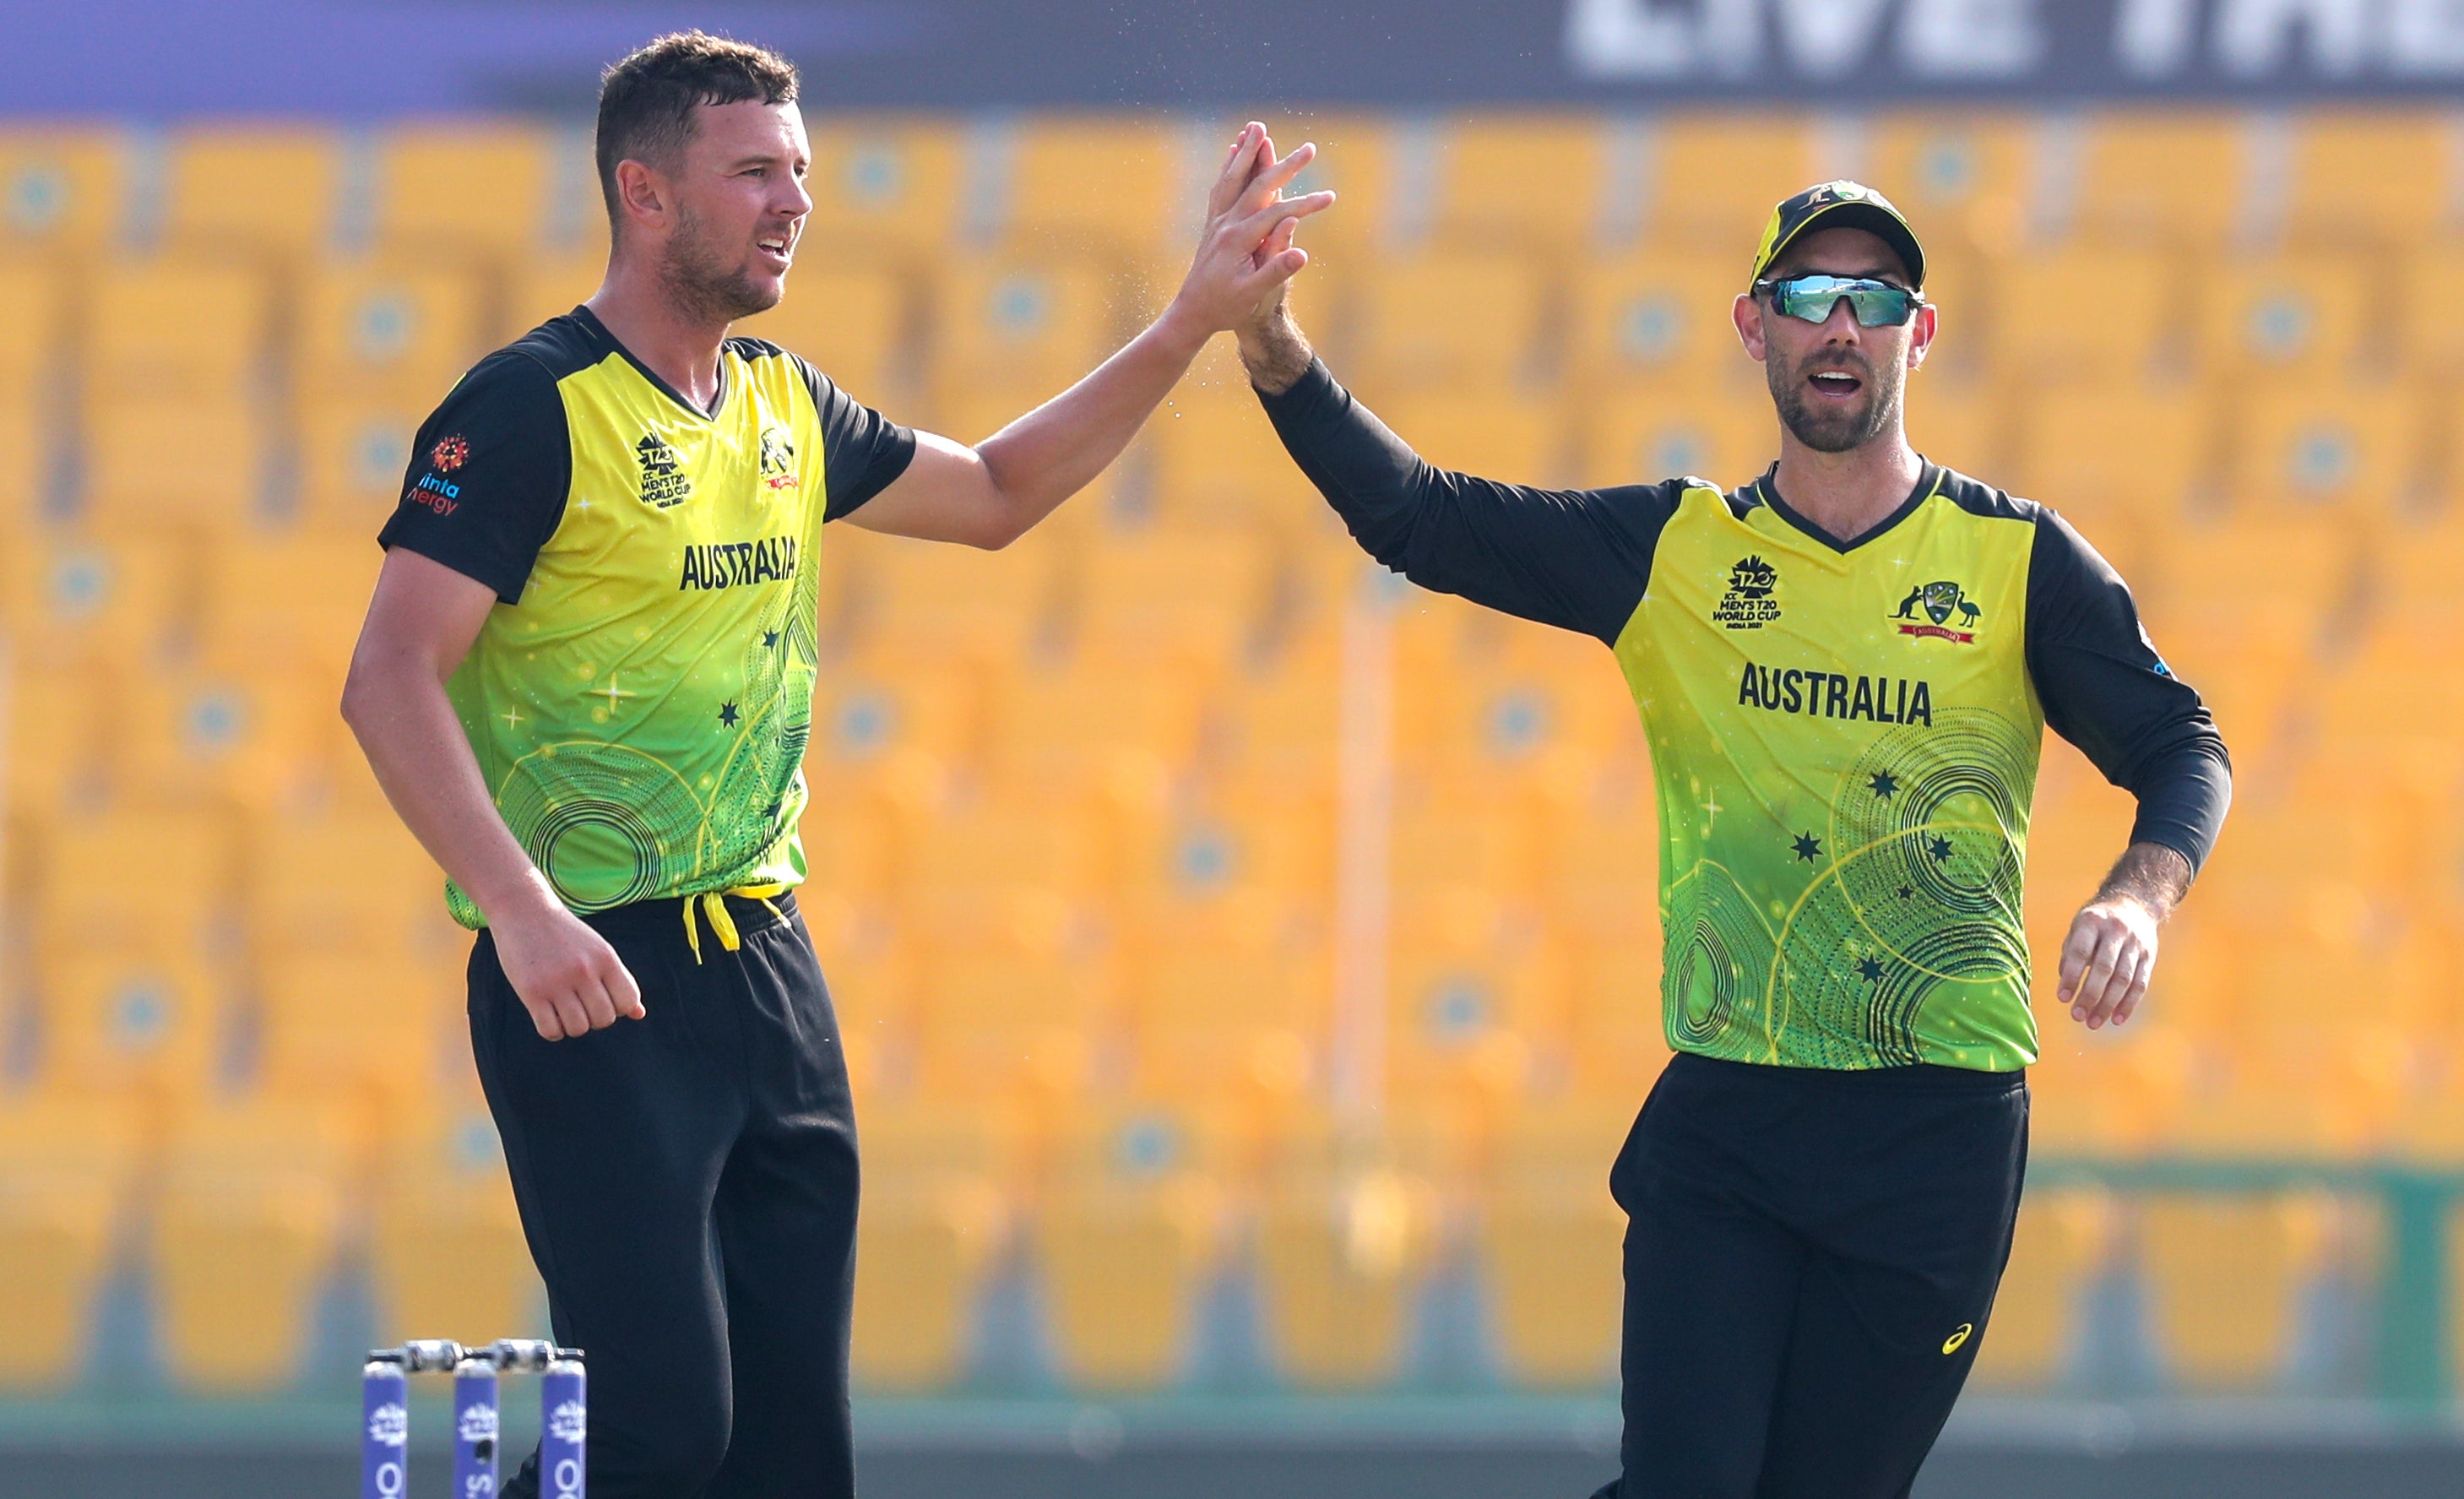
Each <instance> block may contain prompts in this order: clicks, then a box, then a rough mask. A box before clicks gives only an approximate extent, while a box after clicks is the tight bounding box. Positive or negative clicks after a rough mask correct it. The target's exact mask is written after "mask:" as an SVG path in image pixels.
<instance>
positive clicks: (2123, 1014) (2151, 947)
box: [2056, 894, 2157, 1030]
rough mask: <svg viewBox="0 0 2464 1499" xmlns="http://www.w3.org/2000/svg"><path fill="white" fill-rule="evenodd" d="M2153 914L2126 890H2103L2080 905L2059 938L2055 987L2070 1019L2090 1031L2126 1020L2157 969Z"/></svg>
mask: <svg viewBox="0 0 2464 1499" xmlns="http://www.w3.org/2000/svg"><path fill="white" fill-rule="evenodd" d="M2156 926H2157V915H2156V913H2155V912H2153V911H2150V910H2149V909H2148V908H2147V906H2146V905H2145V902H2143V901H2140V900H2138V899H2136V898H2134V897H2133V896H2130V895H2127V894H2109V895H2101V896H2099V897H2098V898H2097V899H2095V900H2092V901H2089V902H2088V903H2087V904H2086V905H2085V906H2082V907H2081V908H2079V915H2077V916H2074V917H2073V918H2072V919H2071V930H2070V935H2069V936H2068V937H2065V938H2063V940H2062V966H2061V983H2060V986H2059V988H2058V989H2057V991H2056V992H2057V997H2058V998H2059V999H2060V1001H2061V1002H2062V1003H2064V1004H2067V1005H2069V1006H2070V1012H2071V1019H2073V1020H2075V1021H2078V1022H2079V1024H2081V1025H2085V1026H2086V1027H2087V1028H2088V1029H2090V1030H2098V1029H2101V1028H2102V1027H2103V1025H2105V1023H2106V1022H2108V1021H2110V1022H2112V1023H2113V1024H2114V1025H2121V1024H2123V1022H2124V1021H2127V1020H2128V1019H2130V1016H2131V1012H2132V1011H2134V1010H2136V1009H2138V1008H2139V1002H2140V1001H2141V1000H2143V999H2145V998H2146V996H2147V981H2148V978H2149V977H2150V976H2151V975H2152V974H2154V973H2155V971H2156Z"/></svg>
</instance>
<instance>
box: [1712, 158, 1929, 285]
mask: <svg viewBox="0 0 2464 1499" xmlns="http://www.w3.org/2000/svg"><path fill="white" fill-rule="evenodd" d="M1817 226H1819V227H1820V228H1823V229H1861V230H1867V231H1871V232H1873V233H1875V234H1879V235H1881V239H1882V242H1883V243H1884V244H1886V245H1888V246H1890V247H1891V248H1892V249H1893V250H1896V251H1898V252H1899V255H1900V259H1901V261H1902V262H1903V264H1905V265H1906V266H1907V268H1908V286H1909V288H1910V289H1911V290H1915V291H1923V290H1924V289H1925V247H1924V246H1923V245H1920V244H1918V243H1917V231H1915V230H1913V229H1911V228H1909V227H1908V221H1907V217H1906V216H1905V215H1904V214H1903V213H1901V212H1900V210H1899V209H1896V208H1894V207H1892V206H1891V200H1890V199H1888V198H1885V197H1883V196H1882V195H1881V193H1879V192H1876V191H1875V190H1874V189H1873V188H1871V187H1866V186H1865V185H1864V184H1863V183H1861V182H1846V181H1841V182H1826V183H1822V184H1819V185H1817V186H1815V187H1808V188H1806V189H1805V190H1804V191H1803V192H1800V193H1798V194H1797V195H1796V196H1795V197H1793V198H1791V199H1789V200H1788V201H1787V202H1785V203H1782V204H1781V205H1780V206H1779V207H1778V208H1775V209H1771V223H1769V224H1768V225H1766V226H1764V229H1763V242H1762V248H1761V249H1759V250H1756V251H1755V252H1754V273H1753V275H1752V276H1748V277H1747V278H1746V279H1747V282H1748V284H1749V285H1750V284H1751V283H1752V282H1755V281H1759V280H1761V279H1762V278H1763V276H1764V275H1765V273H1767V272H1769V271H1770V270H1771V262H1772V261H1774V260H1777V259H1778V258H1779V257H1780V254H1781V253H1782V252H1784V251H1786V250H1787V249H1788V247H1789V246H1791V245H1793V244H1794V243H1795V242H1796V240H1797V237H1798V236H1799V235H1801V234H1804V233H1805V232H1807V231H1810V230H1812V229H1815V227H1817Z"/></svg>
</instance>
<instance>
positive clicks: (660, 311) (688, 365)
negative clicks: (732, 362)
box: [585, 256, 727, 411]
mask: <svg viewBox="0 0 2464 1499" xmlns="http://www.w3.org/2000/svg"><path fill="white" fill-rule="evenodd" d="M585 305H586V306H588V307H589V309H590V311H591V312H592V314H593V315H595V316H596V317H597V318H598V319H599V320H600V322H601V323H602V324H604V325H605V327H606V329H607V331H608V333H609V334H611V335H612V336H613V337H614V338H615V340H616V342H619V343H622V344H623V345H625V347H626V348H627V350H629V351H630V352H631V353H632V356H633V357H634V358H635V359H638V360H640V361H641V362H642V363H643V364H647V365H649V369H650V372H651V373H652V374H654V375H656V376H658V377H659V378H660V379H661V380H664V381H666V382H667V383H668V384H669V386H671V387H673V389H674V390H675V392H676V394H678V395H680V396H683V397H684V398H685V399H686V400H687V401H690V402H692V403H693V406H694V407H696V408H699V409H701V410H704V411H707V410H709V409H710V408H711V406H712V404H713V403H715V401H717V399H718V347H719V344H720V343H721V342H724V341H725V340H726V338H727V324H726V323H724V322H716V323H713V322H709V321H706V320H701V319H698V318H694V317H692V316H690V315H688V314H687V313H686V312H685V311H684V310H683V309H682V308H679V307H678V306H677V305H676V299H675V298H673V297H671V296H670V295H669V294H668V290H667V288H666V287H665V286H663V285H661V284H660V281H659V276H658V272H657V271H656V269H655V268H653V267H651V266H649V265H648V264H645V263H643V261H641V260H639V259H635V258H631V257H627V256H618V257H617V258H616V259H614V260H612V261H610V262H609V263H608V266H607V278H606V279H605V281H602V282H601V283H600V285H599V292H598V295H597V296H595V297H593V298H590V300H589V301H588V302H587V303H586V304H585Z"/></svg>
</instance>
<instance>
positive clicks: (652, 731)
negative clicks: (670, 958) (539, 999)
mask: <svg viewBox="0 0 2464 1499" xmlns="http://www.w3.org/2000/svg"><path fill="white" fill-rule="evenodd" d="M913 452H914V435H913V432H911V431H909V430H906V429H903V428H900V427H897V426H895V425H894V424H892V423H891V422H889V421H887V420H885V419H883V418H882V417H881V416H879V415H878V414H877V413H875V412H872V411H870V410H869V409H867V408H863V407H861V406H859V405H857V404H856V403H855V402H854V401H852V400H851V399H849V398H848V397H847V395H846V394H845V393H844V392H842V391H840V390H839V389H838V388H837V387H836V386H833V385H831V384H830V382H829V381H828V380H827V379H825V377H824V376H822V375H821V374H820V373H819V372H818V371H816V370H814V369H813V368H812V366H810V365H809V364H805V363H804V362H803V361H802V360H800V359H798V358H796V357H795V356H793V355H791V354H788V353H785V352H784V351H782V350H781V349H779V348H777V347H775V346H773V345H771V344H767V343H763V342H759V341H758V340H753V339H730V340H728V341H727V342H726V343H725V345H724V346H723V347H722V349H721V351H720V355H719V395H718V399H717V402H716V404H715V407H714V408H712V409H710V410H707V411H705V410H702V409H699V408H696V407H694V406H693V404H692V403H690V402H688V401H686V400H685V399H684V398H683V397H682V396H680V395H679V394H677V393H676V391H675V390H674V389H673V388H671V386H668V385H667V384H666V383H665V382H664V381H662V380H660V379H659V378H658V377H657V376H656V375H654V374H652V373H651V372H650V370H649V367H648V366H646V365H644V364H642V363H641V362H640V361H638V360H637V359H635V358H634V357H633V356H632V355H631V353H630V352H629V351H627V349H625V348H624V347H623V346H622V345H621V344H619V343H618V342H616V341H615V339H614V338H612V337H611V336H610V335H609V334H608V332H607V330H606V329H605V327H604V326H603V325H602V324H601V323H600V322H599V320H597V319H596V318H594V317H593V316H591V314H590V313H589V311H588V310H587V309H582V308H577V309H576V310H575V311H574V312H572V313H570V314H568V315H566V316H564V317H561V318H557V319H554V320H551V321H549V322H547V323H544V324H542V325H541V326H540V327H539V328H537V329H535V330H534V331H532V332H531V333H529V334H528V335H526V336H524V337H523V338H522V339H520V340H519V341H518V342H515V343H513V344H512V345H510V346H508V347H507V348H504V349H502V350H499V351H498V352H497V353H495V354H494V355H491V356H490V357H489V358H487V359H486V360H484V361H482V362H481V363H480V364H477V365H476V366H474V367H473V369H472V371H471V372H470V373H469V374H468V375H466V376H464V377H463V379H462V381H461V383H460V384H459V385H457V386H455V387H454V389H453V391H452V393H451V395H449V396H448V397H447V398H446V400H445V402H444V404H443V405H442V406H440V407H439V408H437V410H436V412H435V414H434V415H432V416H430V417H429V420H428V422H427V423H426V424H425V425H424V426H423V427H422V428H421V429H420V431H419V434H418V437H417V438H416V440H415V442H414V446H413V449H412V457H411V464H410V470H409V474H408V475H407V478H406V480H405V485H404V490H403V497H402V501H401V504H400V505H399V506H398V507H397V508H396V511H395V513H394V515H393V517H392V518H391V519H390V520H388V522H387V523H386V525H385V530H384V532H383V534H382V536H381V538H380V540H382V541H383V543H384V544H385V545H386V546H388V547H394V546H401V547H407V548H408V549H410V550H412V551H415V552H418V553H420V554H422V555H424V556H427V557H429V558H432V559H434V560H435V561H437V562H442V563H444V564H445V565H446V566H448V567H451V568H453V569H454V570H456V571H458V572H461V573H464V574H466V575H468V576H470V577H472V578H474V579H476V580H478V581H479V582H481V583H484V584H487V585H488V586H489V587H491V588H493V589H495V592H496V596H497V599H498V600H499V603H498V604H497V606H496V607H495V608H494V609H493V610H491V611H490V613H489V617H488V620H487V622H486V624H485V625H484V626H483V627H482V628H481V629H480V631H479V635H478V638H477V640H476V641H474V642H473V645H472V648H471V650H470V653H469V655H468V656H467V657H465V659H464V660H463V662H462V665H461V666H460V668H459V669H458V670H457V671H456V672H454V673H453V676H452V678H451V681H450V682H449V683H448V686H447V694H448V696H449V697H450V698H451V701H452V704H453V708H454V711H455V713H456V714H457V715H458V716H460V718H461V720H462V727H463V730H464V732H465V733H467V734H468V735H469V736H470V738H471V746H472V749H473V752H474V753H475V754H476V756H477V758H478V761H479V768H480V772H481V774H482V776H484V777H485V779H486V781H487V783H488V787H489V789H490V791H491V793H492V794H493V795H494V797H495V805H496V808H497V810H498V811H499V812H500V813H501V814H502V815H503V817H504V819H505V824H506V826H507V827H509V828H511V829H512V831H513V834H514V836H515V838H516V839H517V840H518V841H519V842H520V843H521V845H522V847H523V849H526V850H527V851H528V852H529V854H530V856H531V858H532V859H533V860H534V861H535V862H536V863H537V864H538V865H539V868H540V869H541V870H542V871H545V872H546V873H547V875H548V877H549V878H550V880H552V881H553V882H554V884H555V886H556V889H557V892H558V893H559V894H560V895H561V896H562V897H563V899H564V901H565V903H566V904H567V905H568V906H570V907H571V908H572V909H574V910H576V911H584V912H587V911H600V910H605V909H607V908H609V907H613V906H619V905H624V904H627V903H628V902H631V901H638V900H646V899H652V898H657V897H662V896H674V895H686V894H696V893H702V892H705V891H714V890H730V889H735V888H737V887H739V886H746V885H762V884H773V883H775V884H788V885H792V884H795V883H798V882H799V881H801V880H802V879H803V874H804V859H803V849H802V847H801V845H800V843H799V841H798V838H797V831H796V829H797V822H798V818H799V816H800V815H801V813H802V812H803V805H804V801H805V795H806V792H805V786H804V780H803V753H804V744H805V740H806V738H807V737H808V735H809V732H810V727H811V718H812V694H813V674H814V661H815V645H816V638H815V637H816V617H815V616H816V609H817V586H818V580H817V574H816V571H815V568H814V556H815V550H816V548H817V547H818V546H819V544H820V542H821V538H822V526H823V523H824V521H825V520H826V519H829V518H835V517H837V516H842V515H845V514H847V512H849V511H851V510H853V509H854V508H855V507H856V506H858V505H860V504H862V503H864V501H865V500H866V499H868V498H869V497H871V496H873V495H874V494H876V493H878V492H879V491H880V490H881V489H882V488H883V487H884V486H885V485H887V484H889V483H890V482H891V480H893V479H895V478H896V477H897V476H898V474H900V473H901V472H903V471H904V469H905V468H906V465H907V463H908V461H909V459H910V458H911V457H912V456H913ZM447 901H448V904H449V906H450V907H451V911H452V913H453V915H454V917H455V919H457V920H459V921H460V922H461V923H462V924H464V925H465V926H471V927H477V926H480V925H483V924H484V917H483V916H482V915H481V913H480V912H479V910H478V908H477V906H476V905H475V904H474V903H473V901H472V900H471V899H470V898H469V896H468V895H467V894H465V893H463V892H462V891H461V890H459V889H458V888H453V887H451V886H449V888H448V890H447Z"/></svg>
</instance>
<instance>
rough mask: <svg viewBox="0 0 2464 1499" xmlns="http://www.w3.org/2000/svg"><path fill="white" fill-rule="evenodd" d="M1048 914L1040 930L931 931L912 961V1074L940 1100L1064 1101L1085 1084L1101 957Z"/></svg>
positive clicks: (1100, 994) (1090, 1068) (1091, 1063)
mask: <svg viewBox="0 0 2464 1499" xmlns="http://www.w3.org/2000/svg"><path fill="white" fill-rule="evenodd" d="M1055 915H1056V917H1057V919H1055V920H1053V921H1051V922H1049V923H1048V924H1047V925H1046V926H1045V928H1044V929H1042V930H1036V929H1030V930H1027V931H1023V932H1009V933H991V934H985V935H982V936H975V935H971V934H969V933H968V932H967V931H966V930H965V929H964V928H963V927H954V928H944V927H942V926H939V925H937V924H936V925H935V926H934V927H933V928H932V929H931V930H933V932H934V941H933V942H932V943H931V944H930V945H929V946H928V947H926V948H925V949H923V950H922V951H920V952H918V953H917V955H916V962H915V970H916V978H915V1010H916V1015H917V1025H918V1029H917V1039H918V1043H919V1056H918V1061H919V1063H920V1069H921V1073H922V1076H923V1077H924V1079H925V1082H926V1085H927V1086H928V1087H929V1088H931V1089H933V1090H934V1091H936V1092H937V1093H938V1094H939V1095H941V1096H943V1097H950V1098H960V1097H967V1098H972V1097H979V1096H983V1095H985V1094H987V1093H989V1094H992V1095H995V1096H998V1095H1000V1094H1002V1093H1005V1092H1010V1091H1018V1092H1021V1093H1023V1094H1027V1095H1032V1096H1039V1097H1049V1098H1054V1099H1067V1098H1068V1097H1070V1096H1072V1095H1073V1094H1074V1093H1076V1092H1077V1091H1080V1090H1082V1089H1084V1088H1085V1087H1086V1086H1087V1085H1088V1083H1089V1081H1090V1080H1091V1077H1092V1075H1093V1073H1094V1070H1095V1068H1096V1066H1097V1062H1098V1058H1097V1056H1096V1051H1097V1047H1098V1044H1099V1042H1100V1041H1102V1040H1103V1039H1104V1038H1102V1037H1101V1036H1099V1035H1098V1034H1097V1031H1098V1027H1099V1023H1100V1021H1101V1019H1102V1017H1103V1011H1104V1007H1105V1000H1106V994H1105V989H1106V987H1107V984H1106V981H1107V978H1108V975H1107V973H1106V972H1105V967H1104V955H1103V954H1102V953H1101V952H1100V951H1090V941H1089V935H1088V934H1087V932H1086V931H1085V929H1084V928H1083V926H1080V925H1077V924H1075V923H1069V924H1067V925H1066V926H1065V925H1064V923H1065V922H1066V919H1067V918H1066V917H1061V916H1060V915H1059V914H1058V913H1056V914H1055ZM1022 924H1023V923H1022ZM945 934H946V935H945Z"/></svg>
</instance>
